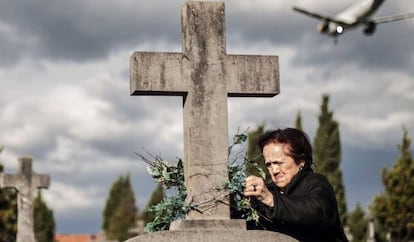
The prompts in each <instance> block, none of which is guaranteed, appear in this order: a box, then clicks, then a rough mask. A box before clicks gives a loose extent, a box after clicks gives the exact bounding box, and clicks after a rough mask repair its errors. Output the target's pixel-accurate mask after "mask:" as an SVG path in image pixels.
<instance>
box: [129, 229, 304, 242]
mask: <svg viewBox="0 0 414 242" xmlns="http://www.w3.org/2000/svg"><path fill="white" fill-rule="evenodd" d="M150 241H157V242H171V241H180V242H252V241H266V242H297V240H295V239H293V238H291V237H289V236H286V235H283V234H280V233H275V232H270V231H262V230H245V231H237V232H236V231H225V230H194V231H162V232H155V233H147V234H143V235H141V236H138V237H135V238H132V239H129V240H127V241H126V242H150Z"/></svg>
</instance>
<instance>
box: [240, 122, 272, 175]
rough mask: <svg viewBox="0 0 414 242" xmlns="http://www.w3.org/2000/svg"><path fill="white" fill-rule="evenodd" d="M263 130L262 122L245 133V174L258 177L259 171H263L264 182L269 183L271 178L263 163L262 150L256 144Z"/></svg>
mask: <svg viewBox="0 0 414 242" xmlns="http://www.w3.org/2000/svg"><path fill="white" fill-rule="evenodd" d="M264 132H265V130H264V124H261V125H259V126H258V127H257V129H256V130H254V131H251V132H249V133H248V134H247V141H248V143H247V145H248V146H247V160H248V163H247V164H246V174H247V175H254V176H258V177H260V176H261V175H260V172H259V171H258V169H260V170H261V171H264V172H265V174H266V178H265V182H266V183H271V182H272V179H271V178H270V176H269V174H268V170H267V168H266V166H265V164H264V159H263V155H262V151H261V150H260V147H259V146H258V145H257V141H258V139H259V137H260V136H261V135H262V134H263V133H264Z"/></svg>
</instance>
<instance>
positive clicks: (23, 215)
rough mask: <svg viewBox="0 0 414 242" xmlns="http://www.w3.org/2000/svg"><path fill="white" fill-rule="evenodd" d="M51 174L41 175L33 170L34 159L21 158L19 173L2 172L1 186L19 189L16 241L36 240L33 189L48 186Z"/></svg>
mask: <svg viewBox="0 0 414 242" xmlns="http://www.w3.org/2000/svg"><path fill="white" fill-rule="evenodd" d="M49 184H50V178H49V175H39V174H36V173H34V172H33V171H32V159H31V158H29V157H22V158H19V169H18V171H17V174H15V175H11V174H0V188H4V187H14V188H16V189H17V190H18V192H19V193H18V197H17V198H18V200H17V214H18V217H17V239H16V242H35V237H34V228H33V191H34V190H36V189H38V188H47V187H49Z"/></svg>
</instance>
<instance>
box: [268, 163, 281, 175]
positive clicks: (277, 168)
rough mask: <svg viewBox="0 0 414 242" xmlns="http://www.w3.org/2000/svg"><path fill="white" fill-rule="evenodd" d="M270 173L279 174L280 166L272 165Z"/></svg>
mask: <svg viewBox="0 0 414 242" xmlns="http://www.w3.org/2000/svg"><path fill="white" fill-rule="evenodd" d="M270 172H271V173H273V174H274V173H277V172H279V166H278V165H276V164H272V165H271V166H270Z"/></svg>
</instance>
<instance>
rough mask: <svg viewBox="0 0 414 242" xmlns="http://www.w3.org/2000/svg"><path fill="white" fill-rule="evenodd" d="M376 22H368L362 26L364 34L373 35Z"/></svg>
mask: <svg viewBox="0 0 414 242" xmlns="http://www.w3.org/2000/svg"><path fill="white" fill-rule="evenodd" d="M376 27H377V24H376V23H374V22H368V23H366V24H365V26H364V34H365V35H373V34H374V33H375V29H376Z"/></svg>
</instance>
